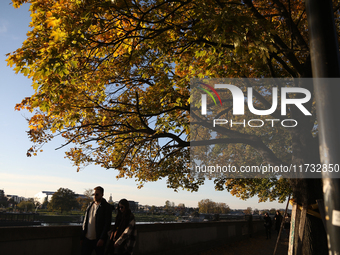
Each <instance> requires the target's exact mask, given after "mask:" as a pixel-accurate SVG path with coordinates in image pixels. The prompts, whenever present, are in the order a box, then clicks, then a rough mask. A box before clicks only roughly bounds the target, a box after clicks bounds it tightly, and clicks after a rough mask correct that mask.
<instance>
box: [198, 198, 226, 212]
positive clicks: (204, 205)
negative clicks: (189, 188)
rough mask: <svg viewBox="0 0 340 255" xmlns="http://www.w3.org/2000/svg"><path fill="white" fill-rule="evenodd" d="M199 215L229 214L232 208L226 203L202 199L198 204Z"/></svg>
mask: <svg viewBox="0 0 340 255" xmlns="http://www.w3.org/2000/svg"><path fill="white" fill-rule="evenodd" d="M198 210H199V213H223V214H227V213H228V212H229V211H230V208H229V206H228V205H226V204H225V203H216V202H214V201H212V200H210V199H202V200H201V201H199V202H198Z"/></svg>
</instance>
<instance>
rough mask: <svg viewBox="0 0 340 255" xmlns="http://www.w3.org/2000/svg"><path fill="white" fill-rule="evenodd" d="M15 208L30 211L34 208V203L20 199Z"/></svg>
mask: <svg viewBox="0 0 340 255" xmlns="http://www.w3.org/2000/svg"><path fill="white" fill-rule="evenodd" d="M17 208H18V209H19V210H20V211H21V212H32V211H33V210H34V203H33V202H32V201H29V200H28V201H24V200H23V201H21V202H20V203H19V204H17Z"/></svg>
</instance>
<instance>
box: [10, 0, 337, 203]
mask: <svg viewBox="0 0 340 255" xmlns="http://www.w3.org/2000/svg"><path fill="white" fill-rule="evenodd" d="M12 1H13V6H14V7H19V6H20V5H21V4H23V3H30V4H31V5H30V11H31V17H32V21H31V23H30V26H31V28H32V30H31V31H29V32H28V33H27V40H26V41H24V42H23V45H22V47H21V48H19V49H17V50H16V51H15V52H13V53H10V54H8V58H7V62H8V65H10V66H12V67H13V68H14V71H15V72H16V73H23V74H24V75H25V76H27V77H28V78H30V79H31V80H32V86H33V88H34V89H35V91H36V92H35V94H34V95H32V96H30V97H27V98H25V99H23V100H22V102H21V103H19V104H17V105H16V109H17V110H23V109H26V110H28V111H30V112H33V113H34V116H33V117H32V118H30V119H29V131H28V135H29V137H30V139H31V141H32V142H33V143H34V145H33V146H32V148H30V149H29V150H28V152H27V155H28V156H31V155H32V154H33V155H36V154H37V152H38V151H39V150H40V149H41V146H42V145H43V144H45V143H47V142H49V141H50V140H51V139H53V138H54V137H56V136H62V137H63V138H64V139H65V144H64V146H67V145H69V146H70V147H71V148H70V149H69V150H68V152H67V157H68V158H70V159H71V160H72V161H73V162H74V164H75V165H76V166H77V167H78V170H79V169H80V168H81V167H83V166H86V165H87V164H90V163H94V164H98V165H100V166H102V167H104V168H107V169H110V168H112V169H117V170H118V171H119V175H118V178H123V177H130V178H135V179H136V180H137V181H138V182H139V186H140V187H141V186H143V183H144V182H146V181H156V180H159V179H162V178H167V183H168V187H170V188H173V189H175V190H176V189H178V188H181V187H183V188H187V189H190V190H193V191H195V190H197V189H198V187H199V185H202V184H203V183H204V178H195V176H193V175H192V174H191V173H190V171H189V156H190V155H189V154H190V152H189V148H190V142H189V141H190V137H189V131H190V117H189V110H190V108H189V106H190V98H189V95H190V87H189V83H190V79H191V78H193V77H197V78H220V77H247V78H250V77H308V76H309V75H310V72H311V71H310V58H309V48H308V35H307V33H308V31H307V23H306V15H305V10H304V4H303V3H302V2H301V1H297V0H291V1H283V0H254V1H252V0H243V1H240V0H236V1H235V0H233V1H230V0H224V1H219V0H208V1H207V0H197V1H191V0H186V1H167V0H153V1H149V0H146V1H133V0H115V1H111V0H103V1H95V0H68V1H65V0H58V1H55V0H53V1H52V0H47V1H46V0H12ZM335 14H336V15H337V13H335ZM259 98H261V97H260V96H259ZM262 99H264V101H266V99H265V98H263V96H262V98H261V100H262ZM310 107H312V106H310ZM290 112H291V115H292V116H294V115H296V113H295V112H294V109H291V111H290ZM295 117H297V118H298V119H299V123H301V128H300V129H296V130H294V131H289V134H281V133H266V134H264V133H263V132H262V133H261V131H256V132H253V133H251V131H250V130H247V132H248V133H245V132H243V131H242V132H241V131H240V130H235V131H233V133H232V134H230V136H229V138H233V139H227V140H225V144H224V145H223V146H225V150H224V152H223V155H224V156H226V157H235V158H234V160H236V161H237V162H238V164H246V163H248V162H249V160H253V161H254V162H256V163H258V162H261V161H264V162H272V161H274V162H280V161H285V162H289V161H291V162H300V163H301V162H303V161H305V160H306V155H302V154H301V153H300V152H301V151H303V148H306V147H307V148H317V145H316V144H315V142H314V140H315V139H313V136H312V134H311V133H312V130H313V128H314V122H313V121H306V120H304V119H303V118H302V117H301V116H295ZM269 138H271V139H269ZM241 143H242V144H241ZM283 144H284V146H283ZM223 146H222V147H223ZM296 146H300V147H299V148H300V149H297V148H298V147H296ZM301 148H302V149H301ZM299 153H300V154H299ZM241 155H247V156H246V157H242V156H241ZM310 156H311V155H310ZM215 183H216V188H217V189H225V188H226V189H227V190H229V191H230V192H231V193H232V194H234V195H237V196H239V197H240V198H242V199H246V198H249V197H251V196H254V195H256V194H257V195H258V196H259V197H260V200H261V201H266V200H267V199H269V200H274V199H277V198H278V199H279V200H280V201H283V200H284V199H285V198H286V196H287V195H288V194H289V193H290V192H291V189H290V185H289V184H288V182H287V180H285V179H277V178H272V179H224V178H219V179H216V180H215Z"/></svg>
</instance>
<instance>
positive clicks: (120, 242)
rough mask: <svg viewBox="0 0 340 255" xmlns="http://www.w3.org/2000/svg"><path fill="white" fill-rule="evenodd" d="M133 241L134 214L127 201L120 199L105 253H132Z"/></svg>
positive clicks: (122, 254)
mask: <svg viewBox="0 0 340 255" xmlns="http://www.w3.org/2000/svg"><path fill="white" fill-rule="evenodd" d="M135 242H136V230H135V216H134V215H133V213H132V212H131V210H130V206H129V202H128V201H127V200H126V199H122V200H120V201H119V204H118V213H117V216H116V220H115V225H114V227H113V230H112V232H111V235H110V243H111V247H109V248H108V253H107V254H117V255H118V254H119V255H132V252H133V247H134V246H135ZM113 244H114V245H113ZM112 246H114V247H112Z"/></svg>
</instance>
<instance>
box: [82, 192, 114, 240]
mask: <svg viewBox="0 0 340 255" xmlns="http://www.w3.org/2000/svg"><path fill="white" fill-rule="evenodd" d="M93 204H94V201H93V202H91V203H90V204H89V205H88V207H87V208H86V212H85V219H84V222H83V229H82V234H81V239H85V236H86V233H87V227H88V222H89V212H90V209H91V207H92V205H93ZM111 221H112V206H111V205H110V204H109V203H108V202H106V200H105V199H104V198H102V201H101V203H100V205H99V207H98V209H97V211H96V225H95V226H96V239H97V240H99V239H103V240H104V241H105V240H106V239H107V237H108V232H109V230H110V228H111Z"/></svg>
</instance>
